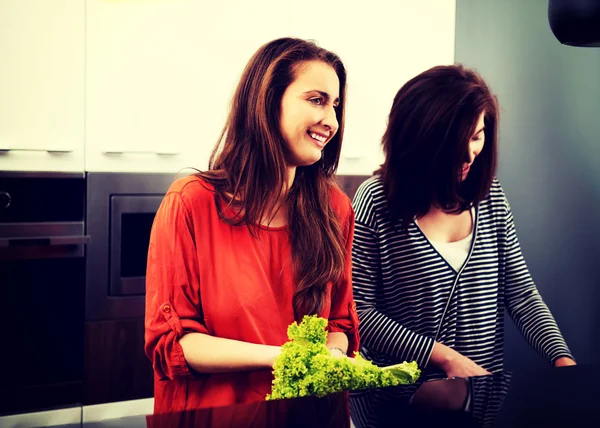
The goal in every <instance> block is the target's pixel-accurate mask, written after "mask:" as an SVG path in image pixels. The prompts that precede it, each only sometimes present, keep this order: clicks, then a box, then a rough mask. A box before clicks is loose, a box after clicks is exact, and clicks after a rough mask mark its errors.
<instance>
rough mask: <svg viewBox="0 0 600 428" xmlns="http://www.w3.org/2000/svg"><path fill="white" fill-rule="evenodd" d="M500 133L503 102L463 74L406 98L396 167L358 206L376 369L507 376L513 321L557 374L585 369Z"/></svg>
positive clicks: (363, 294) (363, 307)
mask: <svg viewBox="0 0 600 428" xmlns="http://www.w3.org/2000/svg"><path fill="white" fill-rule="evenodd" d="M497 129H498V105H497V101H496V98H495V96H494V95H493V94H491V92H490V90H489V88H488V86H487V85H486V83H485V82H484V81H483V79H482V78H481V77H480V76H479V75H478V74H477V73H476V72H474V71H473V70H469V69H466V68H464V67H462V66H438V67H434V68H432V69H430V70H427V71H425V72H423V73H421V74H420V75H418V76H416V77H414V78H413V79H411V80H410V81H409V82H407V83H406V84H405V85H404V86H403V87H402V88H401V89H400V90H399V92H398V93H397V95H396V97H395V99H394V102H393V106H392V109H391V112H390V115H389V121H388V127H387V130H386V132H385V134H384V136H383V140H382V141H383V149H384V152H385V162H384V163H383V165H382V166H381V168H380V169H379V170H378V171H376V172H375V175H374V176H373V177H371V178H370V179H368V180H367V181H365V182H364V183H363V184H362V185H361V186H360V187H359V189H358V191H357V193H356V195H355V198H354V209H355V211H356V226H355V235H354V248H353V254H352V262H353V286H354V295H355V300H356V304H357V309H358V314H359V318H360V327H359V332H360V336H361V344H362V347H361V353H363V354H364V356H365V357H367V358H368V359H371V360H373V361H374V362H375V363H376V364H378V365H382V366H385V365H390V364H394V363H399V362H402V361H405V360H406V361H413V360H416V361H417V362H418V364H419V366H420V367H421V368H422V369H424V376H425V378H427V377H434V376H435V377H438V376H439V377H444V376H447V377H454V376H460V377H468V376H477V375H486V374H489V373H490V372H497V371H500V370H502V367H503V333H504V310H505V309H506V310H508V313H509V314H510V316H511V317H512V319H513V320H514V321H515V324H516V325H517V327H518V328H519V329H520V331H521V332H522V333H523V335H524V336H525V338H526V339H527V340H528V342H529V343H530V344H531V345H532V346H533V347H534V348H535V349H537V350H538V351H539V352H540V353H541V354H542V355H543V356H544V357H546V359H548V360H549V361H550V362H551V363H552V364H554V365H556V366H562V365H572V364H575V362H574V360H573V357H572V355H571V353H570V351H569V349H568V347H567V345H566V343H565V341H564V340H563V338H562V335H561V333H560V331H559V329H558V326H557V324H556V322H555V320H554V318H553V317H552V315H551V313H550V311H549V310H548V307H547V306H546V304H545V303H544V302H543V300H542V298H541V297H540V294H539V293H538V290H537V288H536V286H535V284H534V282H533V280H532V278H531V276H530V274H529V272H528V270H527V267H526V264H525V261H524V259H523V256H522V254H521V250H520V247H519V242H518V240H517V236H516V234H515V226H514V222H513V217H512V214H511V210H510V206H509V204H508V201H507V200H506V197H505V195H504V192H503V191H502V188H501V186H500V183H499V182H498V180H497V179H496V178H495V170H496V145H497ZM362 397H363V398H364V396H362ZM361 403H362V404H363V405H364V403H365V401H364V400H363V401H362V402H361ZM361 403H359V402H358V401H356V396H354V400H353V403H352V404H353V408H354V410H355V411H356V409H357V408H358V407H361ZM355 419H356V417H355ZM355 422H356V420H355Z"/></svg>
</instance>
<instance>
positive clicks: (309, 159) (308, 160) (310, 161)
mask: <svg viewBox="0 0 600 428" xmlns="http://www.w3.org/2000/svg"><path fill="white" fill-rule="evenodd" d="M320 160H321V152H319V153H318V154H315V155H306V156H302V157H301V158H299V159H298V162H297V166H311V165H314V164H315V163H317V162H319V161H320Z"/></svg>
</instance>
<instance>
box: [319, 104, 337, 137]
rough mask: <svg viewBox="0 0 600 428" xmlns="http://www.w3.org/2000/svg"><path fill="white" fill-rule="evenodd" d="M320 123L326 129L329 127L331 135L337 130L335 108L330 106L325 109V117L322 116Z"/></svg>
mask: <svg viewBox="0 0 600 428" xmlns="http://www.w3.org/2000/svg"><path fill="white" fill-rule="evenodd" d="M321 123H322V124H323V126H325V127H326V128H327V129H329V131H331V134H332V135H333V134H335V133H336V132H337V130H338V126H339V124H338V120H337V116H336V114H335V108H333V107H331V108H328V109H325V117H324V118H323V120H322V121H321Z"/></svg>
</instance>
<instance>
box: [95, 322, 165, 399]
mask: <svg viewBox="0 0 600 428" xmlns="http://www.w3.org/2000/svg"><path fill="white" fill-rule="evenodd" d="M85 335H86V337H85V381H84V405H89V404H98V403H109V402H114V401H123V400H134V399H139V398H148V397H152V396H153V395H154V393H153V383H154V378H153V376H154V375H153V371H152V364H151V362H150V360H149V359H148V358H147V357H146V355H145V354H144V320H143V319H142V318H139V319H127V320H116V321H93V322H88V323H86V329H85Z"/></svg>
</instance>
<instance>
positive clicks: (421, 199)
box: [375, 65, 498, 224]
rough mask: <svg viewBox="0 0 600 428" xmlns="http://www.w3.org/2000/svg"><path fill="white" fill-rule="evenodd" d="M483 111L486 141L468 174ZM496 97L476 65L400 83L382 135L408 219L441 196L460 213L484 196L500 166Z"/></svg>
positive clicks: (395, 206)
mask: <svg viewBox="0 0 600 428" xmlns="http://www.w3.org/2000/svg"><path fill="white" fill-rule="evenodd" d="M482 112H485V116H484V124H485V130H484V134H485V145H484V146H483V149H482V151H481V153H479V155H478V156H477V158H476V159H475V162H474V163H473V165H472V167H471V171H470V173H469V175H468V176H467V178H466V179H465V180H464V181H462V182H461V181H460V180H459V179H458V177H459V176H460V174H459V172H460V169H461V168H462V166H463V164H464V163H465V162H468V161H469V153H468V150H469V141H470V140H471V137H472V135H473V133H474V132H475V127H476V126H477V121H478V119H479V117H480V116H481V113H482ZM497 129H498V103H497V99H496V96H495V95H493V94H492V93H491V92H490V89H489V88H488V86H487V84H486V83H485V82H484V80H483V79H482V78H481V76H480V75H479V74H478V73H476V72H475V71H474V70H471V69H468V68H465V67H463V66H462V65H449V66H437V67H433V68H431V69H429V70H427V71H424V72H423V73H421V74H419V75H418V76H416V77H414V78H412V79H411V80H409V81H408V82H407V83H405V84H404V86H402V88H400V90H399V91H398V93H397V94H396V97H395V98H394V102H393V105H392V109H391V111H390V115H389V120H388V126H387V130H386V131H385V134H384V136H383V139H382V144H383V150H384V152H385V161H384V163H383V164H382V165H381V167H380V168H379V169H378V170H377V171H375V174H378V175H380V176H381V177H382V180H383V184H384V189H385V193H386V196H387V201H388V207H389V210H390V214H391V216H392V217H393V218H395V219H399V220H401V221H403V222H404V223H405V224H406V223H408V222H410V221H412V220H413V219H414V218H415V217H417V218H418V217H421V216H423V215H425V214H427V212H428V211H429V209H430V207H431V205H432V204H435V205H437V206H439V207H440V208H442V209H443V210H445V211H447V212H454V213H459V212H462V211H464V210H466V209H468V208H470V207H471V206H473V205H475V204H478V203H479V202H481V201H482V200H483V199H484V198H485V197H486V196H487V194H488V193H489V191H490V188H491V185H492V181H493V179H494V175H495V172H496V159H497Z"/></svg>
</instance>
